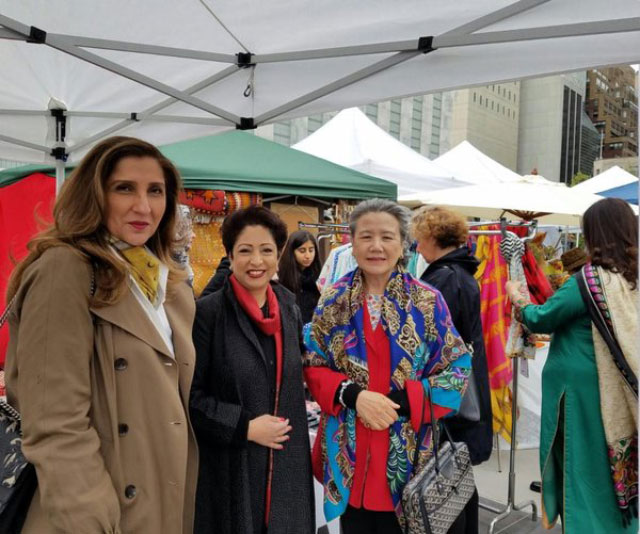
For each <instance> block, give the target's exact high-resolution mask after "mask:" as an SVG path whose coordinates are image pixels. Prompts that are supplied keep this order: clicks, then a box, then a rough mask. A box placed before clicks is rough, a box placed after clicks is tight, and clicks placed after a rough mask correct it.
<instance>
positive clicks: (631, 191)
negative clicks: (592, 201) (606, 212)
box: [598, 182, 638, 205]
mask: <svg viewBox="0 0 640 534" xmlns="http://www.w3.org/2000/svg"><path fill="white" fill-rule="evenodd" d="M598 194H599V195H601V196H603V197H610V198H621V199H622V200H626V201H627V202H629V203H630V204H636V205H637V204H638V182H633V183H630V184H626V185H620V186H618V187H614V188H613V189H608V190H607V191H601V192H600V193H598Z"/></svg>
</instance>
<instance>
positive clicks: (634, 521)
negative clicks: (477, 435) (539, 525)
mask: <svg viewBox="0 0 640 534" xmlns="http://www.w3.org/2000/svg"><path fill="white" fill-rule="evenodd" d="M583 230H584V237H585V242H586V245H587V248H588V251H589V255H590V260H591V263H590V264H587V266H585V267H584V268H583V270H582V271H581V272H579V273H577V274H576V275H574V276H573V277H571V278H570V279H569V280H568V281H567V282H566V283H565V284H564V285H563V286H562V287H561V288H560V289H559V290H558V291H557V292H556V293H555V294H554V295H553V296H552V297H551V298H550V299H549V300H547V302H546V303H545V304H543V305H541V306H535V305H533V304H531V303H530V302H528V301H527V300H526V298H525V297H524V296H523V293H522V292H521V291H520V285H519V283H516V282H508V283H507V292H508V294H509V297H510V298H511V301H512V302H513V304H514V306H515V307H516V314H517V315H519V316H520V317H521V319H522V321H521V322H522V323H523V324H524V325H525V326H526V327H527V328H528V329H529V330H530V331H531V332H534V333H553V338H552V341H551V347H550V350H549V356H548V359H547V362H546V364H545V366H544V370H543V372H542V419H541V433H540V472H541V474H542V513H543V522H544V523H545V526H547V528H551V526H552V525H553V524H554V523H555V522H556V521H557V519H558V517H560V519H561V521H562V526H563V532H564V533H565V534H584V533H589V534H614V533H631V532H633V533H636V532H638V518H637V515H638V513H637V510H638V508H637V506H638V466H637V460H638V456H637V446H638V441H637V435H638V428H637V421H638V404H637V403H638V397H637V379H636V377H637V373H638V360H639V357H638V350H637V340H638V316H639V313H638V289H637V278H638V248H637V243H638V219H637V217H636V216H635V215H634V214H633V212H632V210H631V208H630V207H629V205H628V204H627V203H625V202H623V201H621V200H618V199H611V198H607V199H604V200H601V201H599V202H597V203H595V204H594V205H593V206H591V207H590V208H589V209H588V210H587V211H586V212H585V214H584V216H583ZM592 314H595V316H596V319H594V320H597V319H598V317H600V320H601V321H602V324H604V325H605V326H604V329H603V330H599V329H598V328H596V326H595V324H596V323H593V322H592ZM601 331H602V332H603V334H601ZM607 340H609V343H608V342H607ZM612 340H613V341H612ZM616 342H617V344H616ZM615 347H618V349H620V350H619V351H618V350H616V348H615Z"/></svg>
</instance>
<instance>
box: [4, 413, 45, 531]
mask: <svg viewBox="0 0 640 534" xmlns="http://www.w3.org/2000/svg"><path fill="white" fill-rule="evenodd" d="M37 485H38V480H37V478H36V471H35V468H34V467H33V465H32V464H30V463H29V462H27V460H26V459H25V457H24V455H23V454H22V437H21V433H20V414H19V413H18V412H17V411H16V410H14V409H13V408H12V407H11V406H10V405H9V404H8V403H7V402H6V401H4V400H0V534H17V533H19V532H20V531H21V530H22V525H23V524H24V520H25V519H26V517H27V511H28V510H29V506H30V505H31V500H32V499H33V494H34V493H35V491H36V487H37Z"/></svg>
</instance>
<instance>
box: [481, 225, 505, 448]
mask: <svg viewBox="0 0 640 534" xmlns="http://www.w3.org/2000/svg"><path fill="white" fill-rule="evenodd" d="M480 229H481V230H498V229H499V228H498V227H497V226H492V227H482V228H480ZM476 258H477V259H478V260H479V261H480V265H479V266H478V270H477V271H476V274H475V275H474V276H475V278H476V280H477V281H478V284H479V285H480V316H481V319H482V334H483V338H484V346H485V352H486V355H487V365H488V367H489V385H490V387H491V411H492V413H493V432H494V433H496V434H500V435H501V436H502V437H503V438H504V439H505V440H507V441H508V442H510V441H511V390H510V389H509V384H510V383H511V378H512V373H511V360H509V358H507V356H506V354H505V346H506V343H507V331H508V329H509V322H510V319H509V316H508V315H507V313H506V310H507V300H508V299H507V295H506V293H505V290H504V285H505V283H506V281H507V265H506V263H505V261H504V258H503V257H502V256H501V254H500V236H497V235H480V236H479V237H478V241H477V244H476Z"/></svg>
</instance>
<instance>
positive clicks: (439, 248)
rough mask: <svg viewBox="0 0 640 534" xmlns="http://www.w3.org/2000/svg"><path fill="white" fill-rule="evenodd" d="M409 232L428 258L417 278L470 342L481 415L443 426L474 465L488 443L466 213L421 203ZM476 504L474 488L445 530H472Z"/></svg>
mask: <svg viewBox="0 0 640 534" xmlns="http://www.w3.org/2000/svg"><path fill="white" fill-rule="evenodd" d="M412 234H413V237H414V238H415V239H417V241H418V246H417V251H418V252H420V254H422V256H423V257H424V259H425V260H426V261H427V262H428V264H429V266H428V267H427V269H426V271H425V272H424V273H423V275H422V277H421V278H422V281H423V282H426V283H427V284H430V285H431V286H433V287H435V288H436V289H437V290H439V291H440V292H441V293H442V296H443V297H444V300H445V301H446V303H447V306H448V307H449V311H450V313H451V318H452V320H453V325H454V326H455V327H456V330H457V331H458V332H459V333H460V335H461V336H462V339H463V340H464V342H465V343H466V344H467V345H469V346H471V347H473V358H472V372H473V377H474V381H475V386H476V391H477V393H478V402H479V407H480V420H479V421H475V422H472V421H467V420H464V419H462V418H461V417H453V418H451V419H449V420H448V421H447V427H448V429H449V431H450V432H451V435H452V437H453V439H454V441H464V442H465V443H466V444H467V446H468V447H469V452H470V453H471V461H472V463H473V464H474V465H478V464H480V463H482V462H485V461H486V460H488V459H489V457H490V456H491V449H492V445H493V429H492V424H493V416H492V413H491V392H490V389H489V369H488V365H487V357H486V354H485V349H484V340H483V336H482V321H481V319H480V288H479V286H478V282H477V281H476V279H475V278H474V276H473V275H474V274H475V272H476V270H477V269H478V265H479V262H478V260H477V259H476V258H475V257H474V256H473V255H471V253H470V251H469V249H468V248H467V246H466V242H467V237H468V235H469V230H468V228H467V223H466V221H465V219H464V218H463V217H462V216H460V215H458V214H457V213H455V212H453V211H451V210H448V209H446V208H440V207H434V208H423V209H421V210H420V211H418V212H417V213H416V214H415V215H414V216H413V220H412ZM478 504H479V501H478V491H477V490H476V492H475V493H474V495H473V497H472V498H471V500H470V501H469V503H468V504H467V506H466V508H465V509H464V511H463V513H462V514H461V515H460V516H459V517H458V519H457V520H456V522H455V523H454V524H453V525H452V526H451V529H450V532H460V533H465V534H477V533H478V528H479V525H478Z"/></svg>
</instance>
